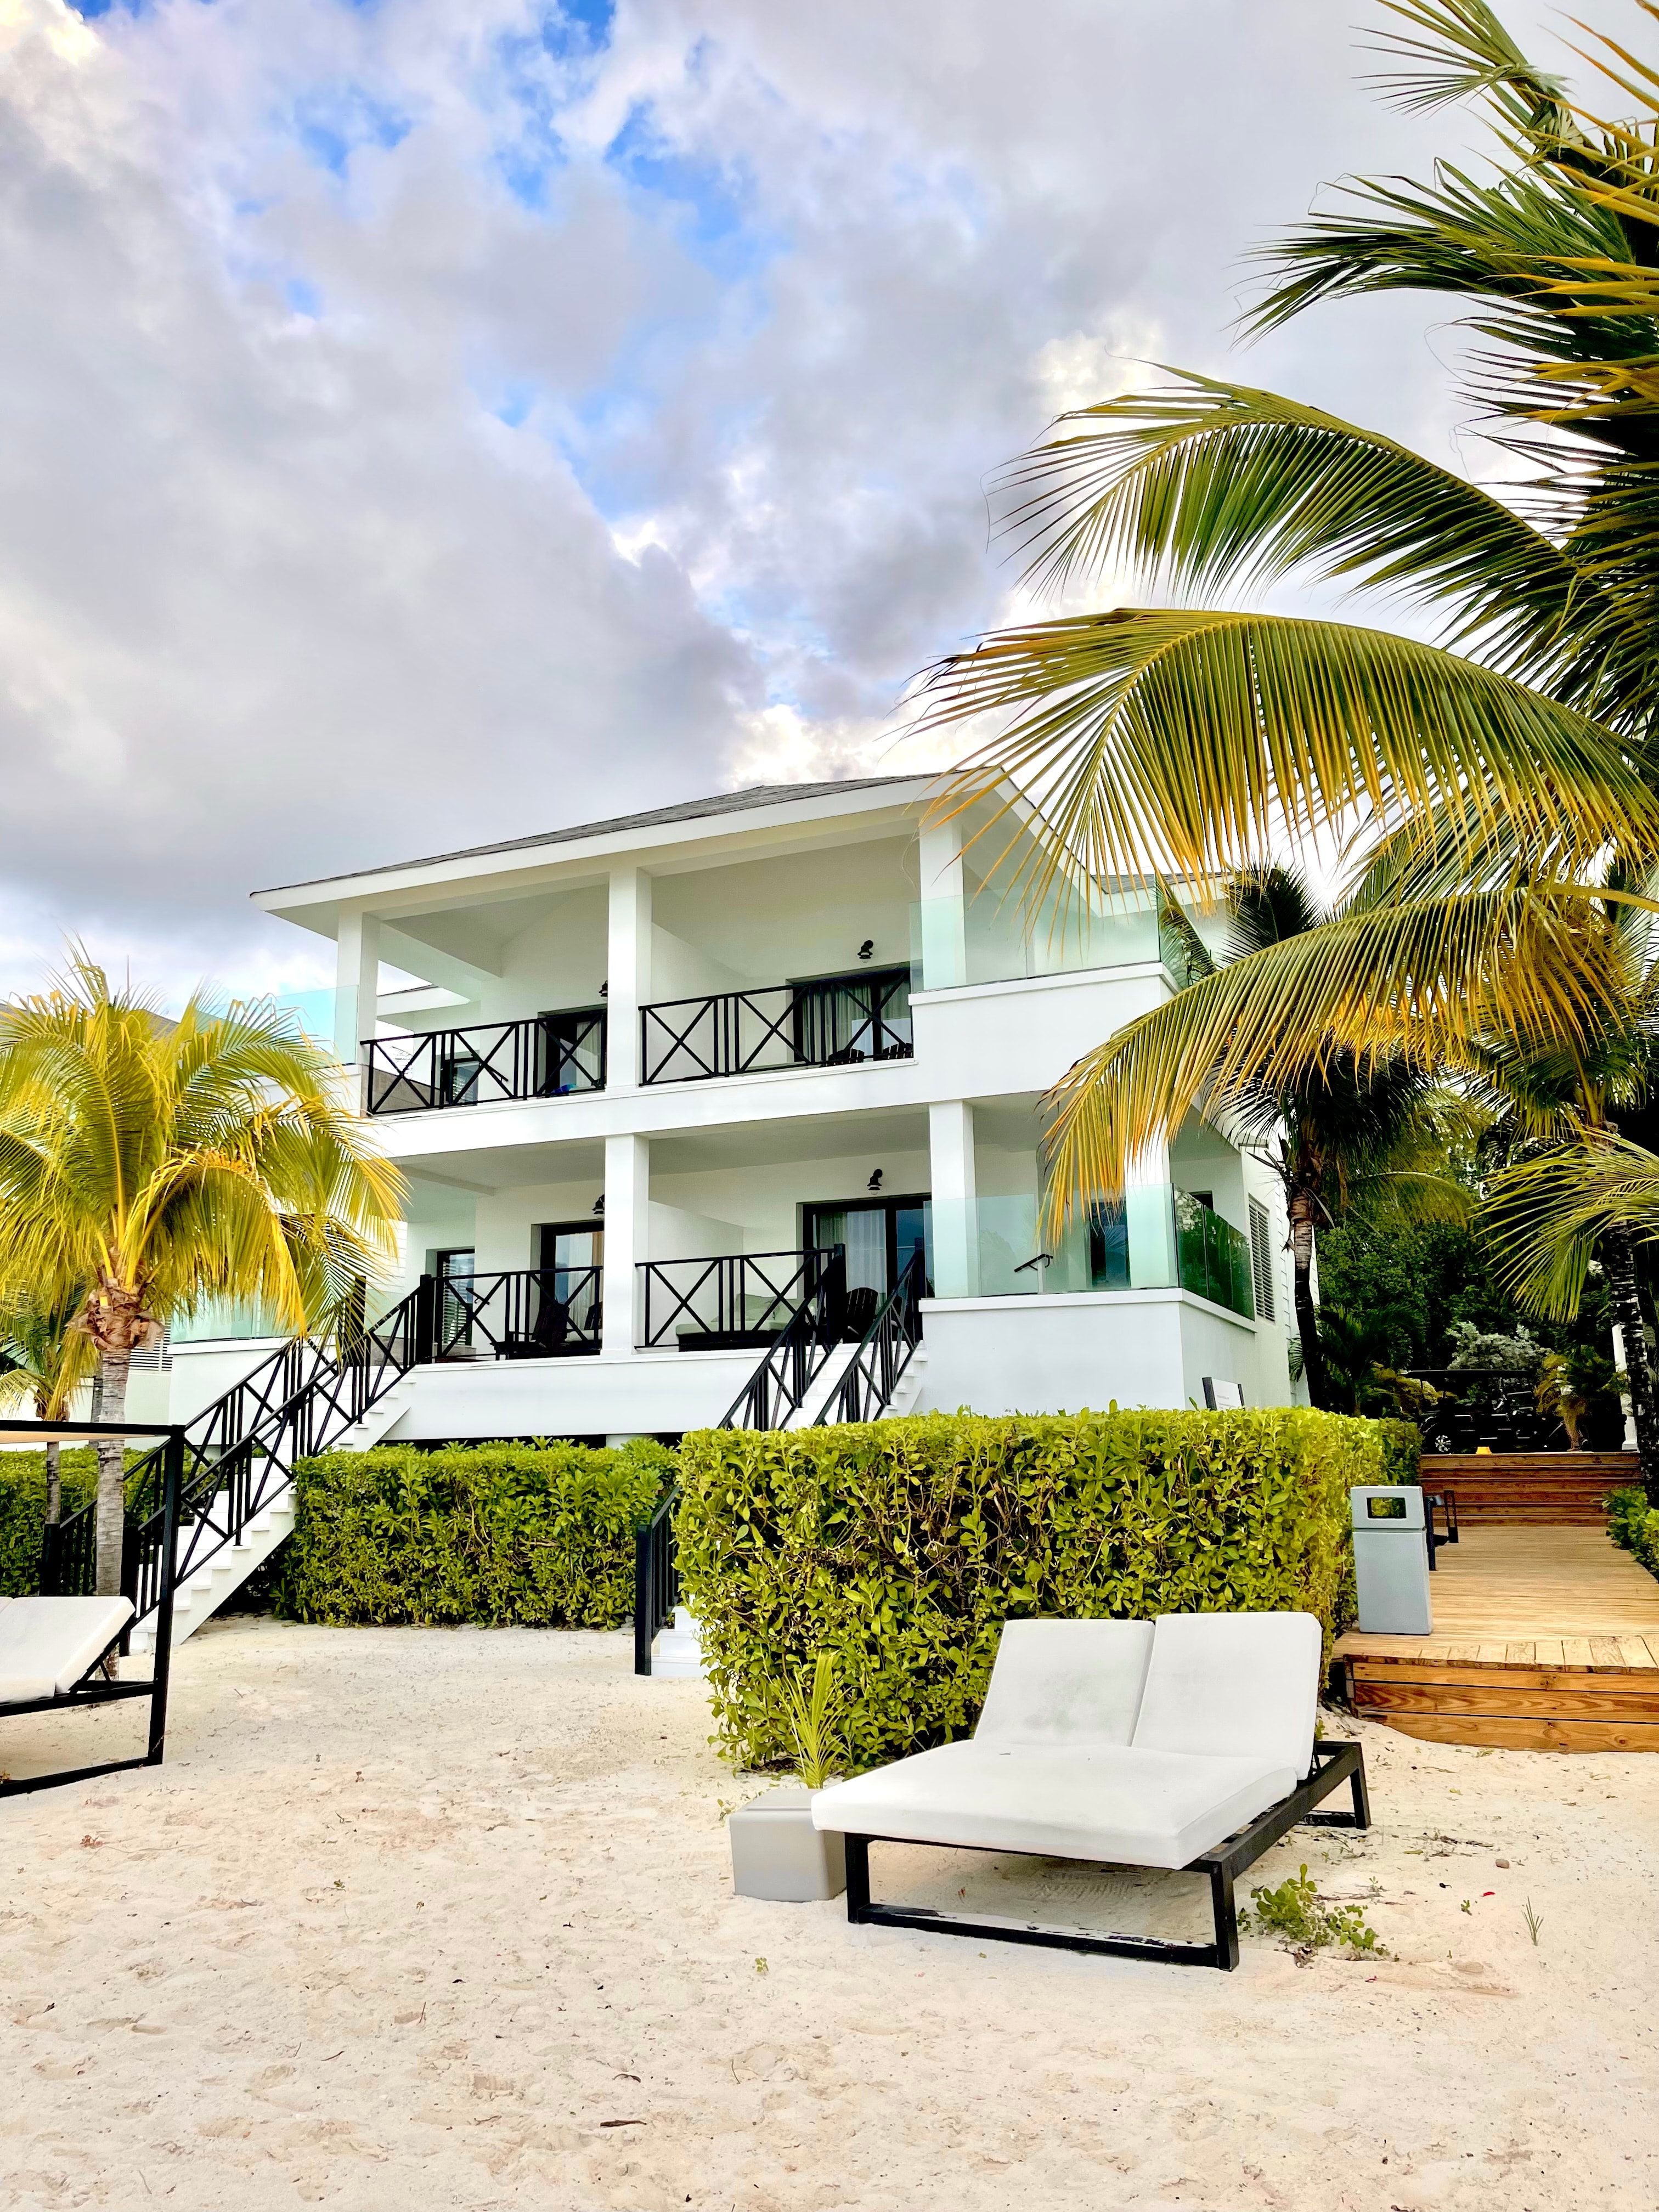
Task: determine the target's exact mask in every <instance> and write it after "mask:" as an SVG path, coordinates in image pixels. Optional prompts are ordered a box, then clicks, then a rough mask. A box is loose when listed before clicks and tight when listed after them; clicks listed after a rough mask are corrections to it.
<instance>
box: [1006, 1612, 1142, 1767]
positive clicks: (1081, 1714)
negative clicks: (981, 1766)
mask: <svg viewBox="0 0 1659 2212" xmlns="http://www.w3.org/2000/svg"><path fill="white" fill-rule="evenodd" d="M1151 1656H1152V1622H1151V1621H1150V1620H1010V1621H1005V1622H1004V1624H1003V1629H1002V1641H1001V1643H1000V1644H999V1645H998V1646H997V1658H996V1664H995V1666H994V1668H992V1670H991V1686H990V1687H989V1689H987V1691H986V1692H985V1704H984V1706H983V1708H982V1709H981V1712H980V1717H979V1724H978V1726H977V1727H976V1728H975V1730H974V1741H975V1743H987V1742H990V1741H995V1742H998V1743H1006V1744H1017V1743H1028V1744H1066V1743H1076V1744H1088V1743H1127V1742H1128V1741H1129V1739H1130V1737H1131V1736H1132V1735H1133V1733H1134V1725H1135V1717H1136V1715H1137V1714H1138V1713H1139V1711H1140V1692H1141V1688H1142V1686H1143V1684H1144V1683H1145V1681H1146V1664H1147V1662H1148V1660H1149V1659H1150V1658H1151Z"/></svg>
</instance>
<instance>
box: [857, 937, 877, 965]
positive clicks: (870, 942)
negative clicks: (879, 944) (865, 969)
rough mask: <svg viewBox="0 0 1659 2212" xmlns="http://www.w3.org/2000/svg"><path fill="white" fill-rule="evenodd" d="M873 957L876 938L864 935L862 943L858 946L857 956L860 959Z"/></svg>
mask: <svg viewBox="0 0 1659 2212" xmlns="http://www.w3.org/2000/svg"><path fill="white" fill-rule="evenodd" d="M875 957H876V940H875V939H874V938H873V937H866V939H865V940H864V942H863V944H862V945H860V947H859V958H860V960H873V959H874V958H875Z"/></svg>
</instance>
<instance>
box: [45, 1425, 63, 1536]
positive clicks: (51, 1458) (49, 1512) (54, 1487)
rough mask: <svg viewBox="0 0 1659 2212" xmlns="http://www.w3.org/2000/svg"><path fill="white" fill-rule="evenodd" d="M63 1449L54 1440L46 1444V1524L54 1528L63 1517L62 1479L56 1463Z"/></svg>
mask: <svg viewBox="0 0 1659 2212" xmlns="http://www.w3.org/2000/svg"><path fill="white" fill-rule="evenodd" d="M62 1449H63V1447H62V1445H61V1444H59V1443H56V1442H54V1443H49V1444H48V1445H47V1446H46V1526H47V1528H56V1527H57V1526H58V1522H60V1521H61V1520H62V1519H63V1517H64V1480H63V1474H62V1471H61V1469H60V1467H59V1464H58V1454H59V1453H60V1452H61V1450H62Z"/></svg>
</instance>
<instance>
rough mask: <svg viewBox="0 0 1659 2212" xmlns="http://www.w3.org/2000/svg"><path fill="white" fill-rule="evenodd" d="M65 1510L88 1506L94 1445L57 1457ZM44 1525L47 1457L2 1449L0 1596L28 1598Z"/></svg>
mask: <svg viewBox="0 0 1659 2212" xmlns="http://www.w3.org/2000/svg"><path fill="white" fill-rule="evenodd" d="M58 1467H59V1471H60V1474H61V1478H62V1483H63V1497H64V1514H65V1516H68V1515H69V1514H71V1513H73V1512H75V1511H76V1510H77V1509H78V1508H79V1507H81V1506H82V1505H86V1504H90V1503H91V1501H92V1498H93V1497H94V1494H95V1492H96V1491H97V1488H98V1463H97V1461H96V1459H95V1458H94V1455H93V1450H92V1447H91V1445H90V1444H88V1445H86V1446H84V1447H82V1446H77V1445H69V1446H66V1447H65V1449H64V1451H63V1452H62V1453H61V1454H60V1455H59V1459H58ZM45 1527H46V1454H45V1453H44V1452H38V1451H33V1452H31V1451H7V1452H0V1597H32V1596H33V1594H34V1592H35V1591H36V1590H38V1589H40V1532H41V1530H42V1529H43V1528H45Z"/></svg>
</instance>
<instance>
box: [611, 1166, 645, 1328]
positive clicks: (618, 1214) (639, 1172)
mask: <svg viewBox="0 0 1659 2212" xmlns="http://www.w3.org/2000/svg"><path fill="white" fill-rule="evenodd" d="M650 1215H651V1139H650V1138H649V1137H607V1138H606V1139H605V1327H604V1329H603V1332H602V1349H603V1351H604V1352H605V1358H607V1359H610V1358H623V1359H626V1358H631V1357H632V1356H633V1352H634V1334H635V1332H634V1322H635V1315H636V1312H637V1307H638V1299H639V1292H638V1291H637V1289H636V1287H635V1285H636V1284H637V1282H638V1277H637V1276H636V1274H635V1268H636V1267H637V1266H638V1265H639V1263H640V1262H641V1261H642V1260H647V1259H649V1258H650V1256H651V1254H650Z"/></svg>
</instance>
